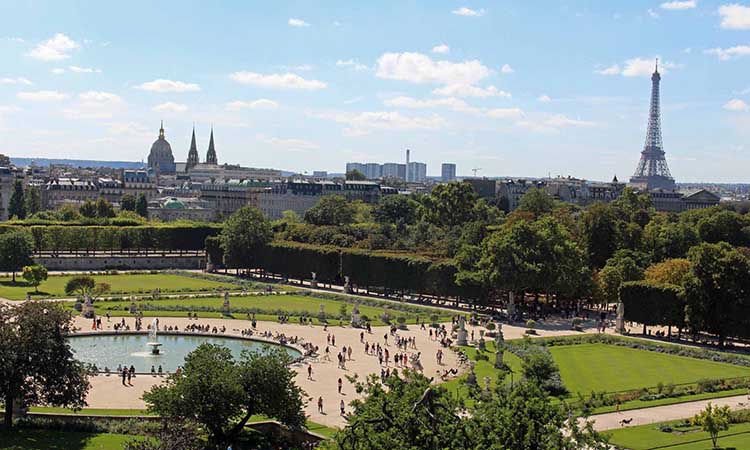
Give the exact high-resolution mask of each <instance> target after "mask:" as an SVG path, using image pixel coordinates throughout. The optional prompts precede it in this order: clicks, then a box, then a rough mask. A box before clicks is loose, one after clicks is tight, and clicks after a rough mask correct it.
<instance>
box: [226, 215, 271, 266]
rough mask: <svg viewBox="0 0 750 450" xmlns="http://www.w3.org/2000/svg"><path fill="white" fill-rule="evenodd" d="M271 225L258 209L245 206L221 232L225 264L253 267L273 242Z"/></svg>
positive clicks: (229, 219)
mask: <svg viewBox="0 0 750 450" xmlns="http://www.w3.org/2000/svg"><path fill="white" fill-rule="evenodd" d="M272 238H273V231H272V230H271V224H270V223H269V222H268V219H266V218H265V217H264V216H263V213H261V212H260V210H259V209H258V208H255V207H253V206H244V207H242V208H240V209H238V210H237V211H235V213H234V214H232V215H231V216H229V218H228V219H227V220H226V222H224V228H223V229H222V230H221V235H220V239H221V248H222V250H223V251H224V263H225V264H227V265H228V266H230V267H237V268H248V267H253V264H254V263H255V262H256V258H257V255H258V253H259V252H260V251H261V249H263V247H264V246H265V245H266V244H268V243H269V242H271V239H272Z"/></svg>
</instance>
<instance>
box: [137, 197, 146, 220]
mask: <svg viewBox="0 0 750 450" xmlns="http://www.w3.org/2000/svg"><path fill="white" fill-rule="evenodd" d="M135 212H136V213H137V214H138V215H139V216H141V217H148V200H146V196H145V195H143V194H140V195H139V196H138V200H137V201H136V203H135Z"/></svg>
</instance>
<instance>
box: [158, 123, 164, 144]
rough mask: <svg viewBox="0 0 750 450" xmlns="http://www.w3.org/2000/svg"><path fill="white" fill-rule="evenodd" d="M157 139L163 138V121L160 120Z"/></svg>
mask: <svg viewBox="0 0 750 450" xmlns="http://www.w3.org/2000/svg"><path fill="white" fill-rule="evenodd" d="M159 139H164V121H163V120H162V121H161V125H160V126H159Z"/></svg>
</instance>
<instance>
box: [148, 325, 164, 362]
mask: <svg viewBox="0 0 750 450" xmlns="http://www.w3.org/2000/svg"><path fill="white" fill-rule="evenodd" d="M157 328H158V320H157V319H154V320H152V321H151V329H150V330H148V342H147V343H146V345H148V346H149V347H151V354H152V355H158V354H159V353H160V351H159V347H161V342H159V341H158V340H157V337H156V329H157Z"/></svg>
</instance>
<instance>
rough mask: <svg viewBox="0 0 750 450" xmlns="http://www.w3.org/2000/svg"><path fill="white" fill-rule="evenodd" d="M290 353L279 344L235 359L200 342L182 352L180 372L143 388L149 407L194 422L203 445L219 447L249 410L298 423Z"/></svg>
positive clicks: (299, 399)
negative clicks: (201, 433) (202, 433)
mask: <svg viewBox="0 0 750 450" xmlns="http://www.w3.org/2000/svg"><path fill="white" fill-rule="evenodd" d="M290 363H291V358H290V357H289V356H288V355H287V354H286V353H285V352H284V351H283V350H280V349H274V350H267V351H264V352H261V353H256V352H247V351H246V352H243V354H242V358H241V359H240V360H239V361H236V360H235V359H234V357H233V356H232V353H231V351H230V350H229V349H228V348H226V347H224V346H220V345H211V344H202V345H200V346H199V347H198V348H197V349H195V350H194V351H193V352H191V353H190V354H188V356H187V357H186V358H185V365H184V366H183V370H182V373H181V374H179V375H177V374H172V375H170V376H169V377H168V378H167V381H166V382H165V383H164V384H161V385H158V386H154V387H153V388H151V390H150V391H148V392H146V393H145V394H143V399H144V400H145V401H146V403H147V404H148V409H149V411H151V412H154V413H156V414H159V415H160V416H162V417H163V418H166V419H168V420H172V421H190V422H194V423H197V424H200V425H201V426H202V427H203V428H204V429H205V430H206V433H207V434H208V444H209V448H215V449H225V448H226V447H227V445H231V444H232V443H234V441H235V440H236V439H237V437H238V436H239V435H240V433H241V432H242V431H243V430H244V427H245V425H246V424H247V422H248V420H250V418H251V417H252V416H253V415H258V414H262V415H265V416H267V417H271V418H273V419H277V420H279V421H280V422H282V423H283V424H285V425H287V426H290V427H294V428H300V427H302V426H304V424H305V415H304V412H303V411H302V407H303V406H304V403H303V391H302V390H301V389H300V388H299V387H298V386H297V385H296V383H295V382H294V377H295V376H296V372H294V371H293V370H291V369H290V368H289V366H288V365H289V364H290Z"/></svg>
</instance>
